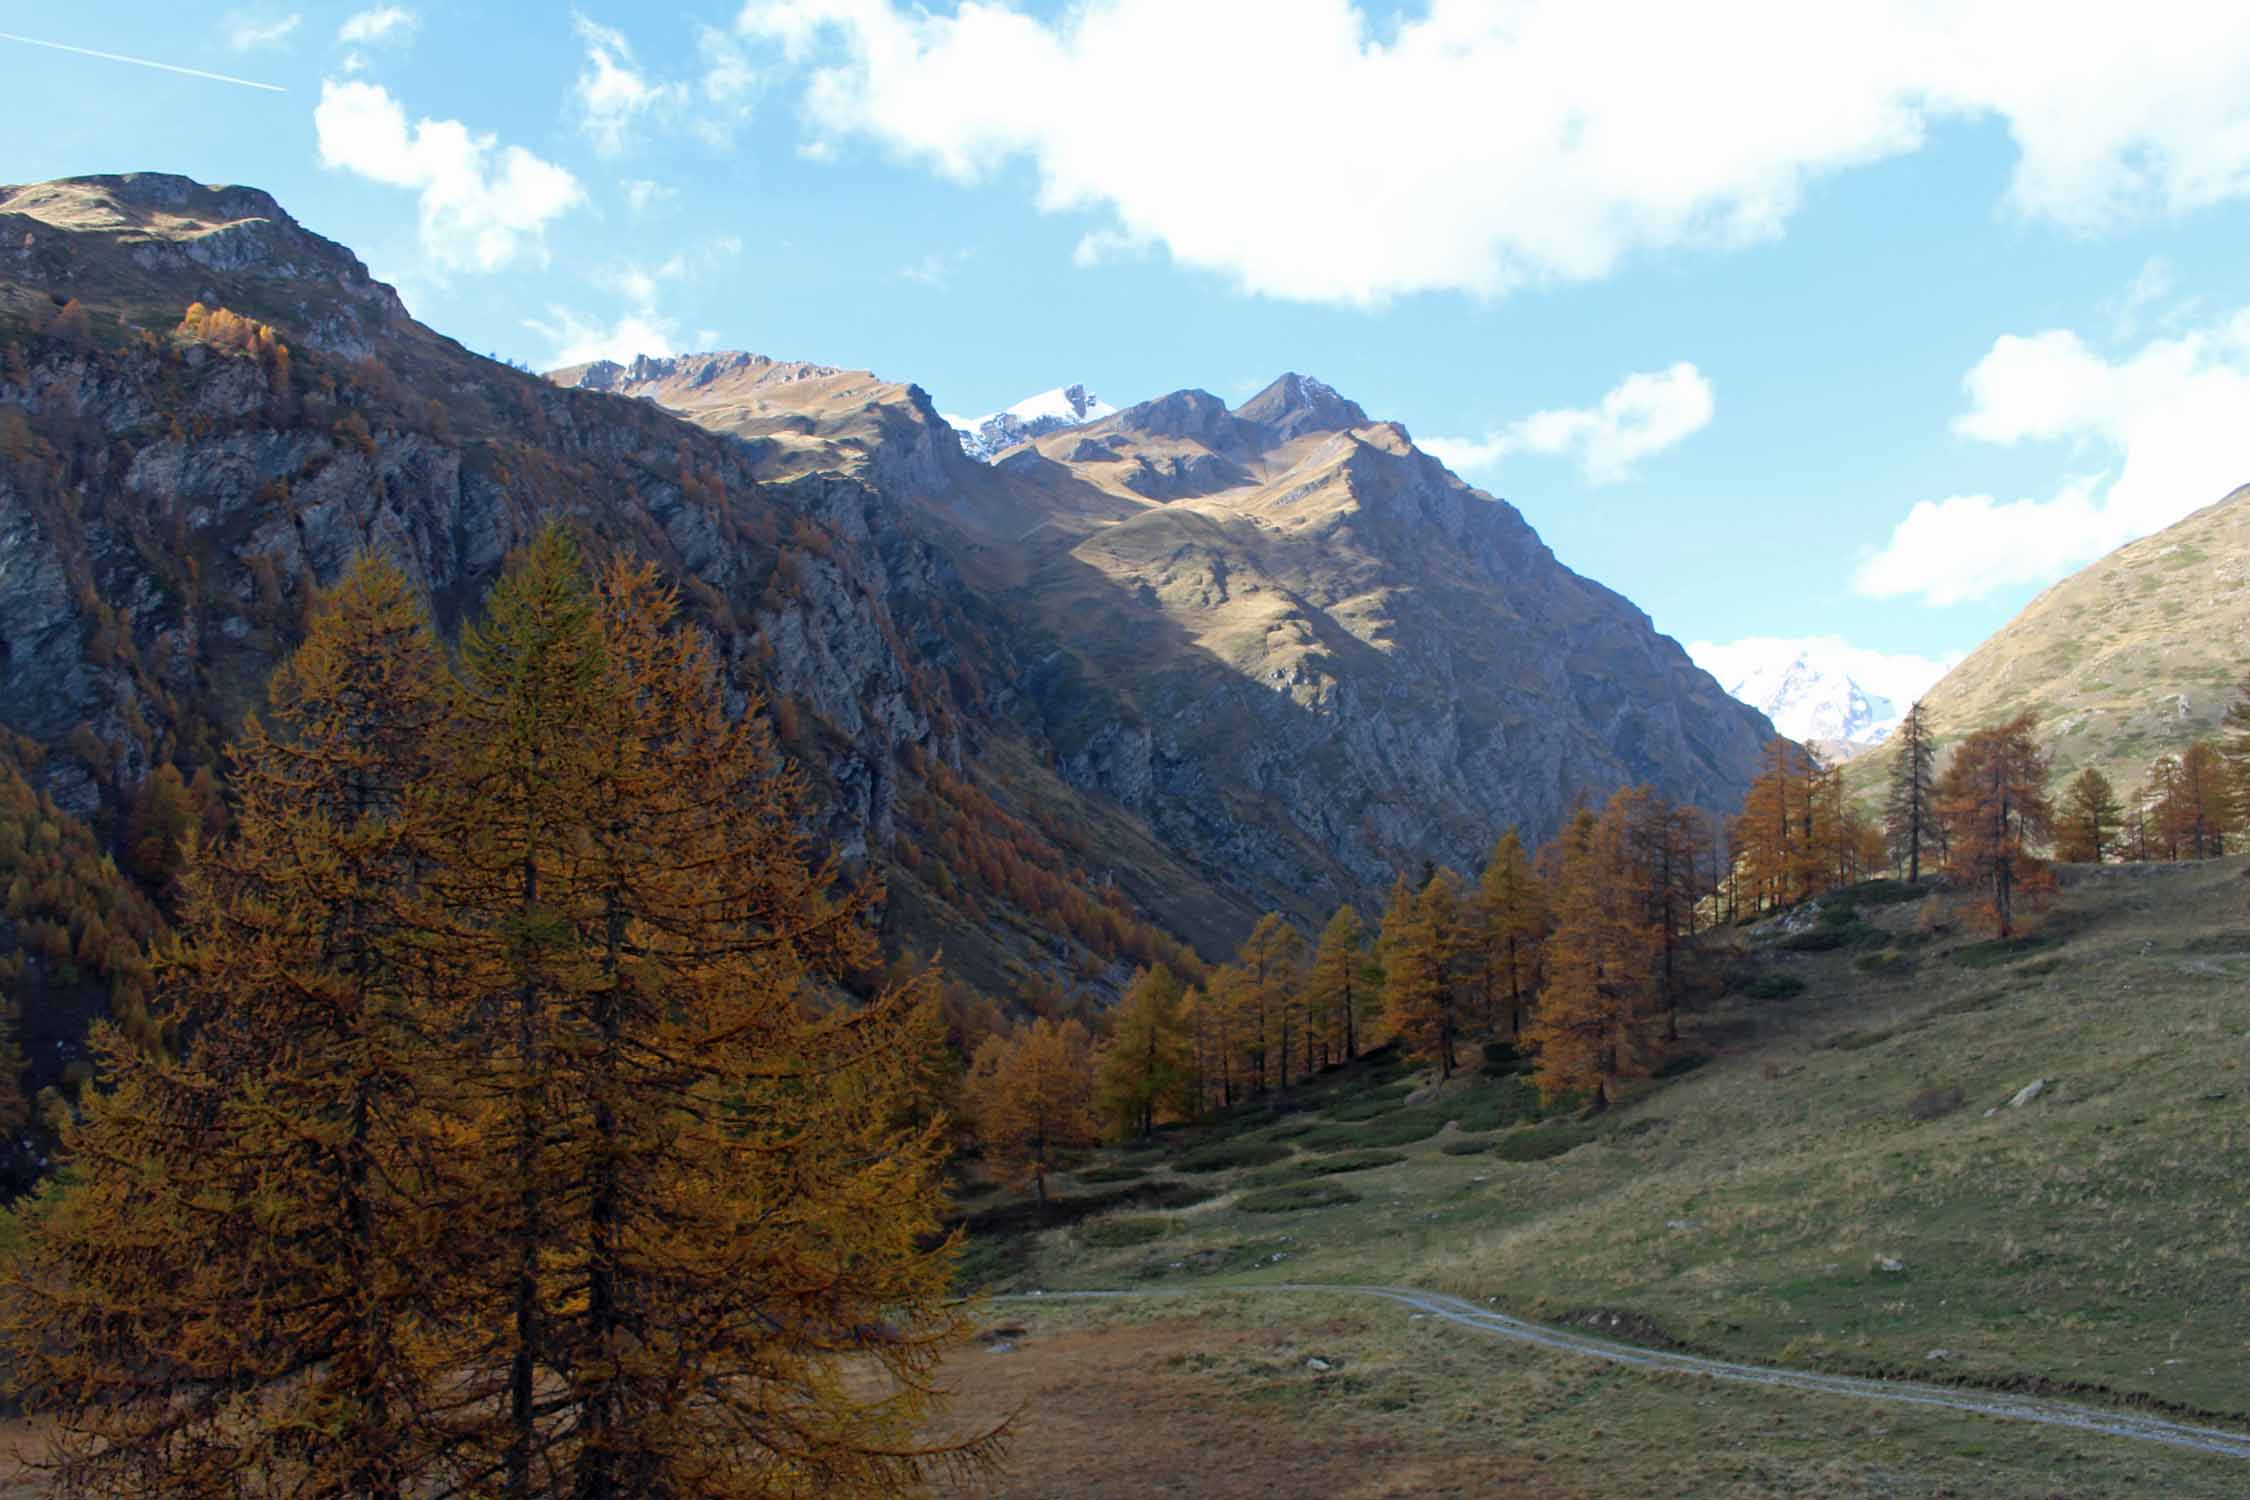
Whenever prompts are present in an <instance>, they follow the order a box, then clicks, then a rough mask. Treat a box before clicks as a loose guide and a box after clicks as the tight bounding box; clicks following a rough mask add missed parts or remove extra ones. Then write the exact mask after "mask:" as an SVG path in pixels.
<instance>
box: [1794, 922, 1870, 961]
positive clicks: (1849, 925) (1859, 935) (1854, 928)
mask: <svg viewBox="0 0 2250 1500" xmlns="http://www.w3.org/2000/svg"><path fill="white" fill-rule="evenodd" d="M1846 915H1847V916H1849V918H1850V920H1849V921H1847V922H1826V921H1823V922H1822V923H1821V924H1820V925H1819V926H1817V927H1811V928H1807V929H1806V930H1805V931H1803V932H1799V933H1793V934H1791V935H1790V936H1788V937H1785V938H1783V939H1782V940H1781V943H1780V945H1779V946H1780V947H1781V948H1783V949H1784V950H1786V951H1788V952H1790V953H1829V952H1833V951H1834V950H1835V949H1838V948H1849V947H1850V946H1851V945H1852V944H1854V943H1856V942H1859V941H1861V940H1862V939H1863V938H1869V937H1878V936H1880V935H1881V934H1880V933H1879V932H1878V930H1877V929H1875V928H1873V927H1870V926H1868V925H1867V924H1866V923H1864V922H1862V921H1860V920H1859V917H1858V914H1857V913H1847V914H1846Z"/></svg>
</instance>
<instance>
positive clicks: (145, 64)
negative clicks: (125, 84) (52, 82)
mask: <svg viewBox="0 0 2250 1500" xmlns="http://www.w3.org/2000/svg"><path fill="white" fill-rule="evenodd" d="M0 42H22V43H23V44H24V45H26V46H28V47H51V48H53V49H54V50H55V51H57V52H75V53H77V54H78V55H79V56H80V57H98V58H100V59H102V61H104V62H121V63H132V64H133V65H134V66H136V67H142V68H162V69H163V70H164V71H165V72H167V73H185V74H186V75H187V76H188V77H190V78H208V79H210V80H211V81H212V82H213V83H235V84H240V85H241V86H242V87H244V88H246V89H264V90H266V91H267V92H268V93H273V94H286V93H288V92H289V90H287V89H285V88H283V87H282V86H281V85H280V84H278V83H258V82H256V81H254V80H252V79H248V78H235V77H232V76H230V75H228V74H225V73H206V72H204V71H203V70H202V69H201V68H183V67H181V66H180V65H179V64H177V63H168V62H157V61H156V60H155V59H154V58H148V57H127V56H125V54H123V53H122V52H96V51H95V50H94V49H93V48H91V47H73V46H71V45H70V43H68V42H46V41H41V40H40V39H39V38H38V37H35V36H17V35H16V34H15V33H14V32H11V31H0Z"/></svg>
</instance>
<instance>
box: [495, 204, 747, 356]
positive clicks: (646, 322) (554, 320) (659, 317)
mask: <svg viewBox="0 0 2250 1500" xmlns="http://www.w3.org/2000/svg"><path fill="white" fill-rule="evenodd" d="M741 253H742V240H741V238H740V237H739V236H737V235H731V234H719V235H713V236H711V237H710V238H709V239H707V240H704V241H703V242H702V243H700V244H698V245H694V246H691V247H689V248H687V249H684V250H680V251H676V252H674V253H673V254H672V256H671V257H670V258H669V259H667V260H665V261H664V262H663V263H662V264H661V265H656V266H643V265H638V264H634V263H631V262H627V263H626V264H624V265H621V266H618V267H616V268H614V269H612V270H610V271H608V272H606V273H604V274H603V275H601V276H599V277H597V278H596V280H597V282H598V283H599V284H600V285H601V286H602V287H604V288H605V289H606V290H608V291H610V292H612V293H614V294H615V295H617V296H619V297H621V298H623V299H624V300H625V302H626V304H627V306H626V310H625V311H624V312H623V313H621V314H619V315H618V316H617V317H616V318H614V319H611V320H609V321H607V322H604V321H603V320H602V319H600V318H599V317H586V316H583V315H581V314H580V313H578V312H577V311H575V310H574V309H572V308H568V307H563V306H559V305H556V304H552V303H550V304H549V305H548V308H547V316H546V317H545V318H543V319H541V318H526V319H525V320H524V327H526V328H529V329H531V330H532V331H533V332H534V333H537V334H539V335H541V336H542V337H544V338H545V339H546V340H547V341H548V343H549V345H551V346H552V348H551V352H550V354H549V357H548V360H547V363H548V364H549V366H550V367H552V366H556V365H577V364H584V363H586V362H587V361H588V360H595V359H614V360H616V361H618V362H619V363H621V364H623V363H629V362H631V360H632V359H633V357H634V356H635V355H639V354H648V355H664V354H677V353H680V352H681V351H682V348H683V347H684V346H683V345H682V342H681V339H680V325H679V320H678V319H677V318H674V317H671V316H669V315H667V314H666V313H664V312H663V311H662V310H661V308H660V306H659V304H660V303H661V302H662V300H663V295H664V286H665V284H666V283H667V282H674V281H682V280H686V279H689V278H691V277H694V276H697V275H700V274H701V273H703V272H706V271H710V270H714V269H716V268H717V267H719V266H721V265H723V264H724V263H725V262H726V261H728V260H730V259H732V258H733V257H735V256H737V255H740V254H741ZM718 338H719V335H718V334H717V333H716V332H715V331H713V330H711V329H708V328H699V329H697V330H696V334H695V342H696V344H697V346H699V347H702V348H706V349H708V348H710V347H711V346H712V345H714V344H716V343H717V342H718Z"/></svg>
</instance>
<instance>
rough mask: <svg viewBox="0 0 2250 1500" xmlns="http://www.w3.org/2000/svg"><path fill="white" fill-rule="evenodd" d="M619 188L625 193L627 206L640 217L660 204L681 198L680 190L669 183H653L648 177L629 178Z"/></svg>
mask: <svg viewBox="0 0 2250 1500" xmlns="http://www.w3.org/2000/svg"><path fill="white" fill-rule="evenodd" d="M618 186H619V187H620V188H622V189H623V190H624V192H625V206H626V207H627V208H629V209H631V210H632V212H633V213H634V215H635V216H636V217H638V216H639V215H641V214H645V213H647V212H648V211H649V210H650V209H652V208H654V207H656V206H657V205H658V204H659V203H670V202H672V201H673V200H674V199H676V198H678V197H679V196H680V190H679V189H678V188H676V187H673V186H671V185H670V184H668V183H662V182H652V181H650V180H649V179H648V178H646V177H628V178H626V179H625V180H624V181H623V182H621V183H619V184H618Z"/></svg>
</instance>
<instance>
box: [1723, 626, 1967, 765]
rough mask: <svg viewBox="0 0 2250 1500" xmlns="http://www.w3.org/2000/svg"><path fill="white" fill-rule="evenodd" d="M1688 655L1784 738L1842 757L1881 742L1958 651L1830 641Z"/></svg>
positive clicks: (1751, 644)
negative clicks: (1922, 651) (1916, 651)
mask: <svg viewBox="0 0 2250 1500" xmlns="http://www.w3.org/2000/svg"><path fill="white" fill-rule="evenodd" d="M1688 655H1690V656H1692V657H1693V658H1695V662H1696V664H1697V665H1698V666H1700V667H1702V668H1703V669H1704V670H1705V671H1707V672H1709V673H1710V674H1711V675H1712V676H1713V677H1716V678H1717V679H1718V680H1719V685H1720V686H1721V687H1723V688H1725V689H1726V690H1727V692H1728V694H1729V695H1731V696H1732V697H1734V698H1737V699H1739V700H1740V701H1742V702H1744V703H1747V704H1749V705H1750V706H1751V707H1752V708H1755V709H1757V710H1758V711H1759V712H1761V713H1763V714H1764V715H1765V716H1766V717H1767V718H1769V719H1771V720H1773V727H1774V728H1775V729H1776V730H1778V731H1780V732H1781V733H1782V734H1783V735H1786V736H1787V737H1788V738H1790V739H1793V740H1796V741H1798V742H1799V743H1800V744H1807V743H1813V742H1816V741H1817V742H1819V743H1821V744H1824V745H1827V746H1830V747H1832V748H1841V749H1845V750H1848V751H1849V750H1863V749H1867V748H1869V747H1871V746H1874V745H1879V744H1881V743H1882V742H1883V741H1884V740H1885V739H1887V738H1888V737H1889V736H1890V732H1891V730H1892V729H1893V728H1895V727H1896V726H1897V724H1898V721H1899V720H1900V719H1901V718H1902V717H1904V716H1905V713H1906V710H1907V708H1908V707H1909V706H1911V705H1912V704H1913V702H1914V700H1915V699H1917V698H1919V697H1920V696H1922V694H1923V693H1925V692H1927V691H1928V690H1929V688H1930V686H1931V685H1932V684H1933V683H1935V682H1936V681H1937V680H1938V679H1939V678H1940V677H1943V676H1944V675H1945V674H1946V673H1947V672H1948V671H1950V670H1951V669H1952V667H1953V665H1954V664H1955V663H1956V662H1958V661H1960V659H1961V654H1960V653H1959V652H1954V653H1952V654H1951V655H1948V656H1944V657H1927V656H1915V655H1911V654H1905V653H1894V652H1885V651H1869V650H1866V649H1864V648H1861V647H1857V646H1853V645H1852V644H1851V643H1850V642H1848V641H1844V640H1841V639H1838V638H1837V637H1835V636H1811V637H1804V638H1795V639H1792V638H1786V637H1775V636H1753V637H1750V638H1748V639H1745V640H1739V641H1729V642H1726V643H1724V644H1720V643H1714V642H1711V641H1697V642H1694V643H1693V644H1691V645H1690V646H1689V647H1688Z"/></svg>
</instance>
